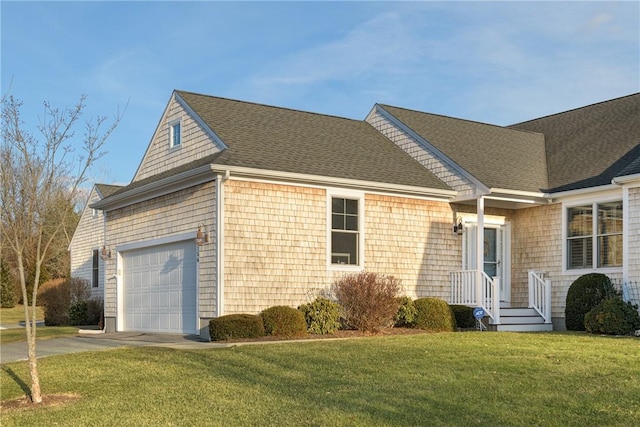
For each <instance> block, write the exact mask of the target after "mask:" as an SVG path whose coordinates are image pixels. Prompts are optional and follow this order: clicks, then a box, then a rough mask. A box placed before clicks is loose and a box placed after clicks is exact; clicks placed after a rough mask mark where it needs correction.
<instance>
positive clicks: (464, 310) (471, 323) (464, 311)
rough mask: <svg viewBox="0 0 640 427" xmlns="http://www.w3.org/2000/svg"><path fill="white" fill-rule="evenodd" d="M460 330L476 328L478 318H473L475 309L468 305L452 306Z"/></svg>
mask: <svg viewBox="0 0 640 427" xmlns="http://www.w3.org/2000/svg"><path fill="white" fill-rule="evenodd" d="M449 308H450V309H451V312H452V313H453V317H454V319H455V321H456V327H457V328H458V329H471V328H475V327H476V318H475V317H474V316H473V307H468V306H466V305H450V306H449Z"/></svg>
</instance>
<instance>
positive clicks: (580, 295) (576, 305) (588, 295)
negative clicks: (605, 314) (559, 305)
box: [564, 273, 616, 331]
mask: <svg viewBox="0 0 640 427" xmlns="http://www.w3.org/2000/svg"><path fill="white" fill-rule="evenodd" d="M615 295H616V291H615V289H614V287H613V284H612V283H611V280H610V279H609V277H607V276H606V275H604V274H600V273H589V274H585V275H583V276H580V277H578V278H577V279H576V280H575V281H574V282H573V283H572V284H571V286H570V287H569V290H568V291H567V299H566V306H565V311H564V313H565V322H566V327H567V330H569V331H584V330H585V325H584V320H585V319H584V317H585V315H586V314H587V313H588V312H589V311H590V310H591V309H593V308H594V307H595V306H597V305H598V304H600V303H601V302H602V301H603V300H605V299H607V298H611V297H613V296H615Z"/></svg>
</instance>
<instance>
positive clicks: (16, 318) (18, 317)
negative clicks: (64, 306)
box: [0, 304, 44, 325]
mask: <svg viewBox="0 0 640 427" xmlns="http://www.w3.org/2000/svg"><path fill="white" fill-rule="evenodd" d="M36 319H37V320H43V319H44V308H43V307H41V306H36ZM29 320H31V306H29ZM20 322H24V306H23V305H20V304H18V305H16V306H15V307H12V308H0V325H11V324H15V323H20Z"/></svg>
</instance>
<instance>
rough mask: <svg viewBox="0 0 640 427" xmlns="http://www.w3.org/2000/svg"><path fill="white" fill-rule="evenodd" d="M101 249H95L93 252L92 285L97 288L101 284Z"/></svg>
mask: <svg viewBox="0 0 640 427" xmlns="http://www.w3.org/2000/svg"><path fill="white" fill-rule="evenodd" d="M99 256H100V255H99V251H98V250H97V249H94V250H93V254H92V266H91V267H92V268H91V279H92V280H91V286H92V287H94V288H97V287H98V286H99V284H100V283H99V278H100V258H99Z"/></svg>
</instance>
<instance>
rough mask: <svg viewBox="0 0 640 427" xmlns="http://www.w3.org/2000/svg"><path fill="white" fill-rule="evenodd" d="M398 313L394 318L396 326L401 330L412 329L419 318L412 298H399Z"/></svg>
mask: <svg viewBox="0 0 640 427" xmlns="http://www.w3.org/2000/svg"><path fill="white" fill-rule="evenodd" d="M398 303H399V304H400V307H398V311H397V312H396V315H395V317H394V320H395V326H396V327H399V328H411V327H413V326H414V325H415V322H416V318H417V316H418V310H417V309H416V305H415V304H414V302H413V300H412V299H411V298H410V297H407V296H404V297H400V298H398Z"/></svg>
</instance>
